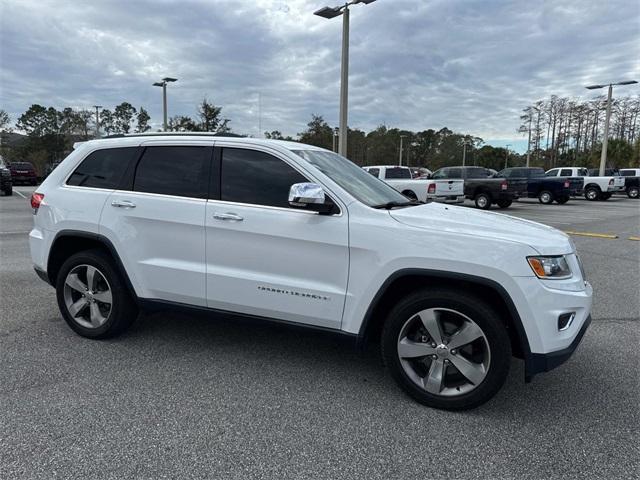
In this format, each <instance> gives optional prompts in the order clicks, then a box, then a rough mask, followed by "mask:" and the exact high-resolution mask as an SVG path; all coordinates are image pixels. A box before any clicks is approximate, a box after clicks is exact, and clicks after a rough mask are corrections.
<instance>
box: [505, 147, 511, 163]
mask: <svg viewBox="0 0 640 480" xmlns="http://www.w3.org/2000/svg"><path fill="white" fill-rule="evenodd" d="M505 146H506V147H507V155H506V156H505V158H504V168H507V164H508V163H509V147H510V146H511V144H510V143H507V144H506V145H505Z"/></svg>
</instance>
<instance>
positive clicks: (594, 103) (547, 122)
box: [518, 95, 640, 168]
mask: <svg viewBox="0 0 640 480" xmlns="http://www.w3.org/2000/svg"><path fill="white" fill-rule="evenodd" d="M606 107H607V99H606V97H604V96H600V97H597V98H595V99H593V100H585V101H578V100H572V99H570V98H565V97H558V96H556V95H552V96H551V98H549V99H548V100H539V101H537V102H535V103H533V105H528V106H527V107H525V108H524V109H523V110H522V115H521V116H520V121H521V124H520V127H519V128H518V132H519V133H522V134H524V135H525V136H526V137H527V144H528V151H529V152H530V157H531V158H532V159H533V160H534V161H535V163H536V164H539V165H544V166H546V167H549V168H551V167H556V166H562V165H568V164H572V165H586V166H591V167H595V166H596V165H598V164H599V162H600V153H601V149H602V139H603V136H604V123H605V118H606ZM639 159H640V96H636V97H618V98H616V99H614V100H612V104H611V120H610V124H609V144H608V148H607V160H608V163H609V165H608V166H609V167H625V166H634V165H635V166H637V165H638V161H639Z"/></svg>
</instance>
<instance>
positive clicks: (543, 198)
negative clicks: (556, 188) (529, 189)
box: [538, 190, 553, 205]
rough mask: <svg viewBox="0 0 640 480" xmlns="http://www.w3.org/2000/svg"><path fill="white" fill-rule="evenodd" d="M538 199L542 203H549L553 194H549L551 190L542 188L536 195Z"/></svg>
mask: <svg viewBox="0 0 640 480" xmlns="http://www.w3.org/2000/svg"><path fill="white" fill-rule="evenodd" d="M538 201H539V202H540V203H541V204H543V205H549V204H551V203H553V195H552V194H551V192H549V191H547V190H543V191H542V192H540V194H539V195H538Z"/></svg>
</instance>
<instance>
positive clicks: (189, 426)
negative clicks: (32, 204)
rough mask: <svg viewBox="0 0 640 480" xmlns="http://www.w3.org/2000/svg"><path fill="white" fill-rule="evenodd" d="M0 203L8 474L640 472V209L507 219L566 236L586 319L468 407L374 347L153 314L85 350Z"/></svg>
mask: <svg viewBox="0 0 640 480" xmlns="http://www.w3.org/2000/svg"><path fill="white" fill-rule="evenodd" d="M15 190H16V192H17V193H16V194H15V195H14V196H13V197H0V297H1V300H0V365H1V368H0V478H6V479H14V478H43V479H50V478H296V479H298V478H314V479H316V478H345V479H355V478H366V479H376V478H384V479H386V478H532V479H541V478H545V479H546V478H563V479H564V478H630V477H637V475H638V471H640V441H639V440H640V438H639V434H638V432H639V431H640V412H639V404H640V402H639V399H640V375H638V368H639V366H640V353H639V351H640V350H639V349H638V345H640V334H639V326H640V268H639V267H640V241H633V240H629V239H628V237H630V236H639V235H640V202H639V201H633V200H629V199H627V198H625V197H620V198H612V199H610V200H609V201H607V202H596V203H591V202H587V201H585V200H581V199H577V200H572V201H570V202H569V203H568V204H566V205H562V206H556V205H553V206H544V205H540V204H538V202H537V201H536V200H524V201H521V202H518V203H516V204H514V205H513V207H512V208H510V209H508V210H505V211H502V212H501V213H507V214H510V215H515V216H519V217H523V218H528V219H532V220H535V221H539V222H542V223H547V224H549V225H552V226H555V227H558V228H560V229H562V230H571V231H580V232H587V233H588V232H591V233H607V234H614V235H617V236H618V238H617V239H604V238H592V237H581V236H575V237H574V241H575V243H576V245H577V247H578V252H579V253H580V255H581V257H582V259H583V263H584V267H585V270H586V273H587V276H588V278H589V280H590V281H591V283H592V284H593V285H594V288H595V298H594V309H593V320H594V321H593V323H592V326H591V328H590V329H589V331H588V332H587V334H586V336H585V338H584V340H583V343H582V345H581V346H580V347H579V349H578V350H577V351H576V353H575V355H574V357H572V358H571V359H570V360H569V362H568V363H567V364H565V365H564V366H562V367H560V368H558V369H556V370H554V371H552V372H550V373H548V374H545V375H540V376H537V377H536V378H535V379H534V380H533V382H532V383H530V384H524V382H523V367H522V364H521V363H520V362H519V361H515V360H514V362H513V365H512V369H511V374H510V378H509V379H508V381H507V383H506V385H505V387H504V388H503V390H502V391H501V392H500V393H499V394H498V395H497V396H496V398H494V399H493V400H492V401H491V402H489V403H488V404H486V405H484V406H482V407H480V408H478V409H476V410H473V411H470V412H463V413H449V412H443V411H437V410H432V409H428V408H425V407H423V406H420V405H418V404H416V403H415V402H413V401H412V400H410V399H409V398H408V397H406V396H405V395H404V394H402V393H401V392H400V390H399V389H398V388H397V387H396V386H395V385H394V383H393V382H392V380H391V378H390V377H389V375H388V374H387V373H386V372H385V370H384V368H383V366H382V364H381V361H380V359H379V356H378V354H377V351H376V350H375V349H373V348H372V349H370V350H368V351H367V352H365V353H359V352H356V351H354V350H353V349H352V348H351V346H349V345H346V344H342V343H340V342H338V341H336V339H335V338H333V337H329V336H326V335H321V334H317V333H311V332H301V331H292V330H288V329H284V328H280V327H273V326H264V325H256V324H251V325H249V324H246V323H243V322H238V321H236V320H234V319H231V318H217V319H204V318H201V317H188V316H178V315H173V314H171V315H168V314H163V313H157V314H153V315H149V316H144V317H142V318H141V319H140V320H139V321H138V322H137V323H136V324H135V325H134V327H133V328H132V329H131V331H130V332H128V333H127V334H126V335H124V336H122V337H120V338H118V339H115V340H110V341H101V342H94V341H89V340H86V339H83V338H81V337H79V336H77V335H75V334H74V333H73V332H72V331H71V330H70V329H69V328H68V327H67V326H66V324H65V323H64V321H63V320H62V318H61V316H60V314H59V313H58V309H57V306H56V302H55V295H54V290H53V289H52V288H51V287H49V286H47V285H46V284H44V283H43V282H42V281H40V280H39V279H38V278H37V277H36V275H35V273H34V272H33V270H32V269H31V264H30V259H29V251H28V243H27V232H28V230H29V229H30V228H31V222H32V220H31V212H30V208H29V205H28V203H27V200H26V199H25V198H22V197H21V196H20V195H19V194H23V196H24V197H28V196H29V194H30V191H31V189H30V188H28V187H17V188H16V189H15Z"/></svg>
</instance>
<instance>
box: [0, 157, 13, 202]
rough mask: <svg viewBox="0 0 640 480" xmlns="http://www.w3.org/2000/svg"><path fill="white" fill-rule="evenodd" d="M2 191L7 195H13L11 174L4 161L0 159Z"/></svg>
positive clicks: (0, 185) (0, 188)
mask: <svg viewBox="0 0 640 480" xmlns="http://www.w3.org/2000/svg"><path fill="white" fill-rule="evenodd" d="M0 190H2V191H3V192H4V194H5V195H13V182H12V181H11V172H10V171H9V168H8V167H7V166H6V165H5V164H4V160H2V157H0Z"/></svg>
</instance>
